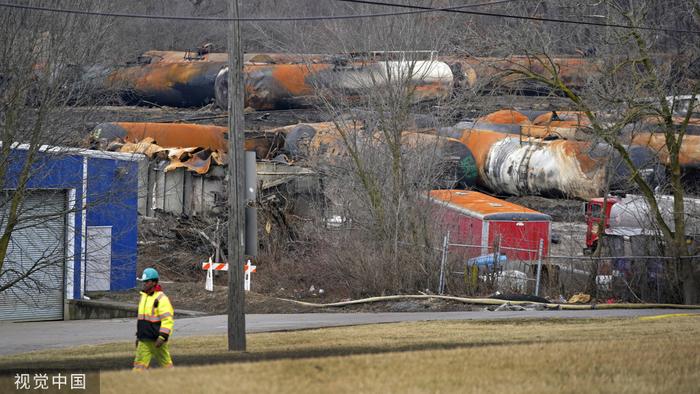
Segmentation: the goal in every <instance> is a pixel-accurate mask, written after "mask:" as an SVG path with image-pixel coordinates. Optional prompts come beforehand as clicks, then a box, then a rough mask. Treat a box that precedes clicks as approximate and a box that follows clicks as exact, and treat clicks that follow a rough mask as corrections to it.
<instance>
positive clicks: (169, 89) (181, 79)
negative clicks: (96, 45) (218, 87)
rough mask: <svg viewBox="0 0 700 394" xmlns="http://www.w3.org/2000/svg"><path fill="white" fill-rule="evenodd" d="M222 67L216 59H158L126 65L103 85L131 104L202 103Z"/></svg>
mask: <svg viewBox="0 0 700 394" xmlns="http://www.w3.org/2000/svg"><path fill="white" fill-rule="evenodd" d="M223 66H224V63H217V62H159V63H155V64H149V65H145V66H136V67H127V68H122V69H118V70H116V71H114V72H112V74H111V75H109V77H108V78H107V85H108V88H110V89H113V90H116V91H119V92H121V96H122V99H123V100H125V101H126V102H127V103H131V104H136V103H141V102H150V103H155V104H158V105H168V106H173V107H195V106H202V105H206V104H209V103H210V102H212V101H213V100H214V83H215V81H216V76H217V74H218V72H219V70H220V69H221V67H223Z"/></svg>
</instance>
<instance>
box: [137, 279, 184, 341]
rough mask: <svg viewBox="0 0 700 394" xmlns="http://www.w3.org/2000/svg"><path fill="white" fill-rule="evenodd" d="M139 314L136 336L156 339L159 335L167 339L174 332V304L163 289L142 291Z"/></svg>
mask: <svg viewBox="0 0 700 394" xmlns="http://www.w3.org/2000/svg"><path fill="white" fill-rule="evenodd" d="M138 313H139V315H138V321H137V324H136V337H137V338H138V339H147V340H153V341H155V340H156V339H158V337H159V336H161V337H163V338H164V339H165V340H166V341H167V340H168V337H170V335H171V334H172V333H173V324H174V322H175V321H174V320H173V316H174V315H175V311H173V306H172V304H170V300H169V299H168V296H166V295H165V293H163V292H162V291H155V292H153V294H146V293H144V292H141V301H139V312H138Z"/></svg>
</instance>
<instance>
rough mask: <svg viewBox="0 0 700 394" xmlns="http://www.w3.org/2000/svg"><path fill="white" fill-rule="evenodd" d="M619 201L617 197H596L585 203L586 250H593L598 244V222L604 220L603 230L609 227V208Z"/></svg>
mask: <svg viewBox="0 0 700 394" xmlns="http://www.w3.org/2000/svg"><path fill="white" fill-rule="evenodd" d="M619 201H620V199H619V198H618V197H612V196H611V197H608V198H607V199H606V198H603V197H596V198H592V199H591V200H590V201H589V202H587V203H586V205H585V215H586V250H587V251H590V252H592V251H594V250H595V248H596V247H597V245H598V224H599V223H600V221H601V220H605V222H604V225H603V231H605V229H606V228H608V227H610V210H611V209H612V207H613V205H615V204H617V203H618V202H619Z"/></svg>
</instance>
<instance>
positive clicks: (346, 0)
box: [335, 0, 700, 34]
mask: <svg viewBox="0 0 700 394" xmlns="http://www.w3.org/2000/svg"><path fill="white" fill-rule="evenodd" d="M335 1H339V2H342V3H355V4H370V5H381V6H386V7H397V8H409V9H414V10H439V11H440V12H451V13H458V14H467V15H479V16H491V17H498V18H506V19H519V20H527V21H537V22H548V23H563V24H570V25H586V26H599V27H615V28H620V29H637V30H650V31H663V32H667V33H690V34H700V31H698V30H682V29H668V28H663V27H647V26H628V25H620V24H616V23H602V22H587V21H576V20H571V19H556V18H541V17H535V16H520V15H509V14H499V13H495V12H483V11H465V10H461V9H456V8H454V7H448V8H432V7H423V6H417V5H407V4H395V3H385V2H381V1H368V0H335Z"/></svg>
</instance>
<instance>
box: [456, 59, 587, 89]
mask: <svg viewBox="0 0 700 394" xmlns="http://www.w3.org/2000/svg"><path fill="white" fill-rule="evenodd" d="M465 61H466V62H467V63H468V64H469V65H470V66H471V67H472V68H473V69H474V71H475V73H476V75H477V80H478V81H479V82H478V83H479V86H481V87H484V88H489V89H503V88H505V89H515V90H525V91H539V90H543V89H545V87H544V86H542V85H539V84H536V83H533V82H532V81H529V80H527V79H525V78H523V77H522V76H519V75H516V74H510V75H508V73H507V71H508V70H510V69H516V70H517V69H525V70H529V71H532V72H534V73H536V74H544V75H548V71H547V70H545V69H544V67H543V66H542V65H541V64H540V63H539V62H538V61H537V60H535V59H533V58H530V57H527V56H511V57H508V58H488V57H469V58H466V59H465ZM545 61H546V62H547V60H545ZM552 61H553V62H554V64H555V65H556V67H557V76H558V77H559V78H560V79H561V80H562V81H563V82H564V84H566V85H567V86H568V87H570V88H573V89H580V88H582V87H584V86H585V85H586V84H587V83H588V81H589V80H590V79H592V78H596V77H597V75H598V74H599V70H600V66H599V64H598V62H596V61H595V60H592V59H587V58H579V57H557V58H553V59H552ZM545 90H548V89H545Z"/></svg>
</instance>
